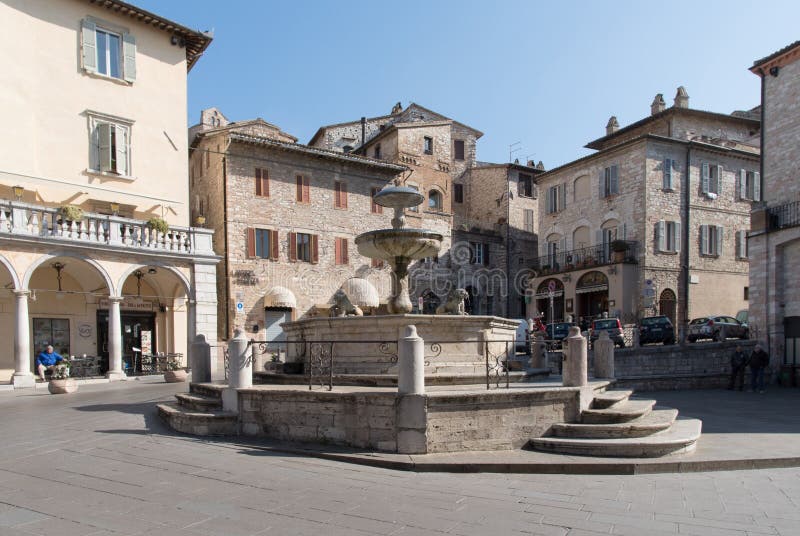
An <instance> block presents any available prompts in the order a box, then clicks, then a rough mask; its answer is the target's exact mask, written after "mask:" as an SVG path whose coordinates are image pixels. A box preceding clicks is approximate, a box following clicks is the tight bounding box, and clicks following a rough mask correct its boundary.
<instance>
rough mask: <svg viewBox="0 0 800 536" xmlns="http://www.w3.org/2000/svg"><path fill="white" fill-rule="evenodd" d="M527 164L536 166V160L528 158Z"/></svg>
mask: <svg viewBox="0 0 800 536" xmlns="http://www.w3.org/2000/svg"><path fill="white" fill-rule="evenodd" d="M527 166H528V167H536V162H534V161H533V160H528V163H527Z"/></svg>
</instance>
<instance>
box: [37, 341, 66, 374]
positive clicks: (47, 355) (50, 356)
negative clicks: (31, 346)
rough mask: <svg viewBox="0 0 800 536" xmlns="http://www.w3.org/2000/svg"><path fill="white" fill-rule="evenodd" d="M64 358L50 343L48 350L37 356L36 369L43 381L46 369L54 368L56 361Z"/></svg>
mask: <svg viewBox="0 0 800 536" xmlns="http://www.w3.org/2000/svg"><path fill="white" fill-rule="evenodd" d="M63 360H64V358H63V357H61V356H60V355H58V354H57V353H56V352H55V350H53V347H52V346H51V345H49V344H48V345H47V350H45V351H44V352H42V353H40V354H39V355H38V356H37V357H36V371H37V372H38V373H39V377H40V378H41V379H42V381H44V380H45V378H44V371H45V370H48V369H50V370H52V369H53V367H54V366H55V365H56V363H58V362H59V361H63Z"/></svg>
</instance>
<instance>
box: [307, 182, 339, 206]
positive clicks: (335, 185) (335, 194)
mask: <svg viewBox="0 0 800 536" xmlns="http://www.w3.org/2000/svg"><path fill="white" fill-rule="evenodd" d="M306 202H308V201H306ZM333 207H334V208H347V183H345V182H342V181H334V183H333Z"/></svg>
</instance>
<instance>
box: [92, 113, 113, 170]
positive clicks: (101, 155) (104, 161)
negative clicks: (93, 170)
mask: <svg viewBox="0 0 800 536" xmlns="http://www.w3.org/2000/svg"><path fill="white" fill-rule="evenodd" d="M95 128H96V129H97V155H98V161H97V168H98V169H99V170H100V171H114V168H113V166H112V165H111V156H112V155H111V129H112V128H113V125H111V124H110V123H98V124H97V126H96V127H95Z"/></svg>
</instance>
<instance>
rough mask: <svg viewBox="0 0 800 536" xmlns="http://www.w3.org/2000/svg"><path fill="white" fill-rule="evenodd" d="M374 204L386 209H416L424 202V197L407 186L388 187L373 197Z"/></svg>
mask: <svg viewBox="0 0 800 536" xmlns="http://www.w3.org/2000/svg"><path fill="white" fill-rule="evenodd" d="M373 200H374V201H375V204H377V205H380V206H382V207H387V208H408V207H416V206H417V205H419V204H420V203H422V202H423V201H424V200H425V196H424V195H422V194H421V193H419V192H418V191H417V190H415V189H414V188H410V187H408V186H389V187H388V188H384V189H383V190H381V191H380V192H378V193H377V194H375V197H373Z"/></svg>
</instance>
